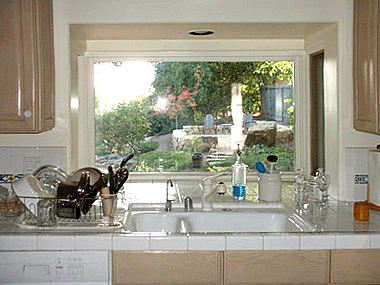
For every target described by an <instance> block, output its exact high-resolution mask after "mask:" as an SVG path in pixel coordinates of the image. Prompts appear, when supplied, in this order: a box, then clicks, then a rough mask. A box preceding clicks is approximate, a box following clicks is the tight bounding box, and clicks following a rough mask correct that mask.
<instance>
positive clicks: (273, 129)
mask: <svg viewBox="0 0 380 285" xmlns="http://www.w3.org/2000/svg"><path fill="white" fill-rule="evenodd" d="M276 133H277V124H276V122H272V121H255V122H254V124H253V125H252V126H251V127H249V128H248V131H247V137H246V139H245V142H244V145H245V146H247V147H251V146H254V145H256V144H264V145H267V146H274V145H275V143H276Z"/></svg>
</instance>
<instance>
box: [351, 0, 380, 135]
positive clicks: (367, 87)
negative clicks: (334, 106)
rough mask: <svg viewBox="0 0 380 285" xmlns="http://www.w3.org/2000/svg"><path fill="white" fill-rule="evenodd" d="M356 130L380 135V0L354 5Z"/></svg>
mask: <svg viewBox="0 0 380 285" xmlns="http://www.w3.org/2000/svg"><path fill="white" fill-rule="evenodd" d="M354 3H355V4H354V5H355V6H354V70H353V74H354V127H355V129H357V130H359V131H365V132H370V133H380V126H379V120H380V115H379V111H380V109H379V96H380V93H378V86H377V85H376V84H380V82H378V81H377V76H379V75H378V72H379V62H378V44H379V40H380V39H379V38H378V37H379V28H378V25H379V23H378V22H379V1H378V0H355V2H354Z"/></svg>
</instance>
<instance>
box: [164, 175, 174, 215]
mask: <svg viewBox="0 0 380 285" xmlns="http://www.w3.org/2000/svg"><path fill="white" fill-rule="evenodd" d="M169 186H170V187H173V181H172V180H171V179H170V178H169V179H168V180H167V181H166V202H165V211H166V212H170V211H171V210H172V202H173V200H169Z"/></svg>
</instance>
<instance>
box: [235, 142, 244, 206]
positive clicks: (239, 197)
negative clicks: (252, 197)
mask: <svg viewBox="0 0 380 285" xmlns="http://www.w3.org/2000/svg"><path fill="white" fill-rule="evenodd" d="M246 181H247V165H245V164H244V163H242V161H241V151H240V148H239V145H238V149H237V151H236V162H235V164H234V165H232V194H233V196H234V199H235V201H238V202H239V201H243V200H244V199H245V185H246Z"/></svg>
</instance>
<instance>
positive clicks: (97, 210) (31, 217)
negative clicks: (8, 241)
mask: <svg viewBox="0 0 380 285" xmlns="http://www.w3.org/2000/svg"><path fill="white" fill-rule="evenodd" d="M18 198H19V205H18V207H19V209H18V215H17V218H16V219H15V223H16V224H18V225H19V226H21V227H36V226H38V227H46V228H48V227H52V226H53V227H57V228H58V227H59V228H61V229H62V228H66V229H74V228H75V229H77V228H80V229H85V228H94V227H96V228H102V227H103V228H104V227H107V228H110V227H112V228H115V227H116V228H118V227H121V223H120V220H121V216H120V215H119V214H120V213H117V211H116V208H117V199H115V202H114V203H115V205H113V207H115V210H114V211H113V213H112V216H110V215H105V207H106V205H105V204H104V199H103V198H102V197H100V196H99V197H97V198H95V199H91V201H86V199H84V200H82V201H81V202H82V203H83V204H86V203H87V202H88V204H87V205H90V206H88V208H87V209H86V211H85V212H84V211H83V208H82V209H81V208H79V207H77V206H78V205H76V204H75V203H76V202H75V201H70V200H69V199H57V198H36V197H25V196H18ZM68 205H70V207H68ZM62 207H67V208H66V209H64V208H62ZM62 209H63V210H64V211H62ZM41 213H42V214H41ZM68 213H70V214H69V215H68ZM70 215H72V217H70ZM41 218H42V220H43V221H44V223H42V224H41ZM49 220H50V221H51V223H50V224H49V223H46V221H47V222H49Z"/></svg>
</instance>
